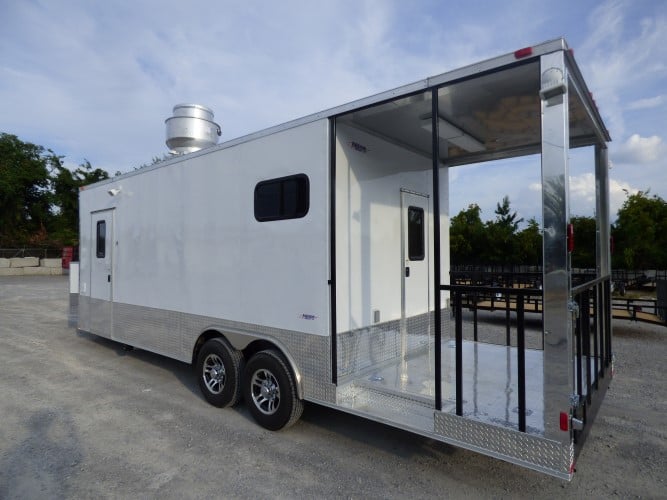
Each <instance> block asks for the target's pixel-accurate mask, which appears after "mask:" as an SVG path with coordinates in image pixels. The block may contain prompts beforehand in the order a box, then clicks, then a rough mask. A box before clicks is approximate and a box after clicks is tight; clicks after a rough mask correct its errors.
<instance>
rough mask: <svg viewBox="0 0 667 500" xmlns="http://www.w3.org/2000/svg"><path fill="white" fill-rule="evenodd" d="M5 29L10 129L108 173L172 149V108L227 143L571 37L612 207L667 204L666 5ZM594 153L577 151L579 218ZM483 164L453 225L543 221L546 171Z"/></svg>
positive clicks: (208, 12)
mask: <svg viewBox="0 0 667 500" xmlns="http://www.w3.org/2000/svg"><path fill="white" fill-rule="evenodd" d="M0 28H1V29H0V131H3V132H8V133H12V134H16V135H18V136H19V137H20V138H21V139H22V140H24V141H30V142H34V143H36V144H41V145H44V146H46V147H48V148H51V149H53V150H54V151H55V152H56V153H58V154H61V155H65V161H66V163H67V164H68V165H71V166H76V165H77V164H79V163H81V162H83V161H84V159H87V160H89V161H90V162H91V163H92V164H93V166H95V167H101V168H104V169H106V170H108V171H109V172H111V173H114V172H116V171H128V170H131V169H132V168H133V167H135V166H138V165H141V164H142V163H147V162H150V161H151V159H152V158H153V157H154V156H162V154H164V153H165V152H166V147H165V146H164V120H165V119H166V118H167V117H168V116H169V115H170V114H171V108H172V106H173V105H174V104H177V103H181V102H197V103H201V104H204V105H207V106H209V107H211V108H213V109H214V111H215V113H216V121H218V122H219V123H220V124H221V125H222V130H223V140H228V139H232V138H235V137H239V136H241V135H244V134H247V133H251V132H254V131H257V130H261V129H263V128H266V127H269V126H272V125H276V124H279V123H282V122H285V121H288V120H291V119H294V118H298V117H300V116H304V115H307V114H310V113H314V112H317V111H321V110H323V109H326V108H329V107H333V106H337V105H340V104H344V103H347V102H349V101H352V100H355V99H358V98H362V97H365V96H368V95H370V94H375V93H377V92H381V91H383V90H388V89H391V88H393V87H397V86H400V85H402V84H405V83H410V82H412V81H415V80H419V79H422V78H424V77H427V76H431V75H435V74H439V73H442V72H444V71H447V70H451V69H454V68H457V67H460V66H462V65H465V64H470V63H474V62H477V61H479V60H482V59H485V58H488V57H493V56H496V55H500V54H503V53H507V52H511V51H514V50H516V49H518V48H521V47H525V46H528V45H531V44H535V43H539V42H542V41H545V40H549V39H553V38H558V37H561V36H563V37H565V39H566V40H567V41H568V43H569V45H570V47H572V48H573V49H574V51H575V57H576V59H577V61H578V63H579V65H580V67H581V69H582V72H583V74H584V78H585V79H586V81H587V83H588V85H589V87H590V89H591V91H592V92H593V93H594V97H595V100H596V102H597V103H598V106H599V109H600V111H601V113H602V116H603V118H604V120H605V122H606V124H607V127H608V128H609V130H610V133H611V136H612V139H613V142H612V143H611V144H610V157H611V161H612V169H611V186H610V188H611V200H612V212H613V213H615V212H616V210H617V209H618V207H619V206H620V204H621V203H622V202H623V200H624V198H625V192H624V190H627V191H628V192H634V191H636V190H647V189H649V188H650V190H651V193H653V194H658V195H660V196H661V197H663V198H667V159H666V158H667V145H666V142H665V141H667V130H666V125H667V119H666V118H665V115H667V1H663V0H635V1H617V0H615V1H585V0H565V1H561V2H542V1H537V0H533V1H527V0H507V1H503V2H492V1H489V0H487V1H477V0H468V1H466V2H445V1H441V2H437V1H411V2H405V1H379V0H377V1H372V0H369V1H364V0H356V1H347V0H342V1H336V2H333V1H332V2H312V1H281V2H266V1H264V2H260V1H244V2H238V1H235V2H232V1H224V0H222V1H216V2H210V1H209V2H204V1H198V0H195V1H189V2H182V1H170V0H163V1H143V2H140V1H114V2H90V1H83V0H82V1H77V0H67V1H65V0H44V1H40V0H23V1H18V0H3V1H0ZM590 158H592V155H591V153H590V152H587V151H578V150H577V151H573V152H572V162H571V164H572V184H571V195H572V212H573V214H574V215H578V214H581V215H590V214H592V210H593V208H592V207H593V204H592V203H593V202H592V200H594V195H593V197H592V195H591V193H592V192H593V191H592V190H593V189H594V183H593V182H592V179H591V177H590V176H591V173H592V162H591V160H590ZM479 168H480V167H467V168H464V169H460V170H457V171H456V172H454V173H453V175H452V179H453V185H455V186H457V193H461V194H460V195H456V196H454V197H453V198H452V202H451V203H452V206H451V209H452V212H453V213H456V212H458V210H460V209H461V208H463V207H464V206H465V205H466V204H467V203H468V202H471V201H476V202H478V203H479V204H480V205H481V206H482V209H483V214H482V216H483V218H485V219H490V218H492V217H493V208H494V207H495V203H496V202H497V201H499V200H500V199H501V198H502V196H503V195H509V196H510V199H511V200H512V205H513V207H514V208H515V209H517V210H518V211H519V213H520V215H521V216H523V217H526V218H528V217H531V216H534V215H538V214H536V213H534V211H535V206H536V202H537V203H539V185H538V180H539V179H538V177H536V173H539V158H524V159H519V160H515V161H514V163H511V162H510V163H508V164H506V165H501V166H499V167H497V168H496V169H494V170H493V171H490V170H488V169H486V170H484V175H483V178H484V179H485V180H486V182H480V178H481V176H480V174H479ZM508 172H511V175H510V174H508ZM517 173H519V175H517ZM472 186H474V187H475V190H474V191H472V190H471V189H470V188H471V187H472ZM459 188H460V189H459Z"/></svg>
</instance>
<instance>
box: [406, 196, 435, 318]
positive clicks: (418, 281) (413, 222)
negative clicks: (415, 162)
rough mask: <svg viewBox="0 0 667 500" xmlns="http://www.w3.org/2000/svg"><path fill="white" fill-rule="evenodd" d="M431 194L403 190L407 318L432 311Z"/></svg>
mask: <svg viewBox="0 0 667 500" xmlns="http://www.w3.org/2000/svg"><path fill="white" fill-rule="evenodd" d="M428 214H429V198H428V195H424V194H419V193H414V192H411V191H408V190H404V189H401V232H402V237H401V257H402V264H403V265H402V269H401V272H402V275H403V277H402V286H401V291H402V297H401V316H402V318H403V319H405V318H409V317H411V316H416V315H418V314H424V313H426V312H428V308H429V280H430V276H429V257H430V256H429V242H428V224H429V221H428Z"/></svg>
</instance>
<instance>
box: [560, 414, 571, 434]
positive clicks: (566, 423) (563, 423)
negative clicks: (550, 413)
mask: <svg viewBox="0 0 667 500" xmlns="http://www.w3.org/2000/svg"><path fill="white" fill-rule="evenodd" d="M560 430H561V431H566V432H567V431H569V430H570V415H569V414H568V413H566V412H564V411H562V412H560Z"/></svg>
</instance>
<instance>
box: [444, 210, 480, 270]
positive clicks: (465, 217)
mask: <svg viewBox="0 0 667 500" xmlns="http://www.w3.org/2000/svg"><path fill="white" fill-rule="evenodd" d="M481 213H482V209H481V208H479V205H477V204H475V203H473V204H471V205H468V208H467V209H465V210H461V211H460V212H459V213H458V214H457V215H455V216H454V217H452V219H451V222H450V228H449V242H450V251H451V259H452V264H455V265H456V264H475V263H478V262H479V256H480V254H481V252H482V251H483V247H484V224H483V223H482V219H481V217H480V214H481Z"/></svg>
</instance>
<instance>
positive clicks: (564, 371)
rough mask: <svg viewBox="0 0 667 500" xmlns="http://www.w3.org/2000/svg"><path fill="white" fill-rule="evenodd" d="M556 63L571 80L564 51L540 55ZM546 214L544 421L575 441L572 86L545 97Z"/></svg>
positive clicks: (553, 435) (545, 63) (549, 429)
mask: <svg viewBox="0 0 667 500" xmlns="http://www.w3.org/2000/svg"><path fill="white" fill-rule="evenodd" d="M553 68H556V69H558V70H560V71H561V72H562V74H563V77H564V79H565V81H568V75H567V69H566V67H565V60H564V56H563V52H556V53H553V54H547V55H544V56H542V58H541V68H540V73H541V74H544V73H545V72H546V71H547V70H551V69H553ZM541 106H542V213H543V216H542V220H543V224H544V239H543V241H544V243H543V245H544V246H543V262H544V265H543V273H544V277H543V280H542V283H543V297H544V298H543V301H544V302H543V321H544V368H543V369H544V405H545V408H544V412H545V413H544V419H545V422H544V427H545V435H546V437H547V438H549V439H553V440H555V441H559V442H561V443H563V444H566V443H570V442H571V441H572V436H571V434H570V433H569V432H563V431H561V430H560V421H559V415H560V413H561V412H568V413H569V411H570V403H569V394H571V393H572V387H573V363H572V361H573V359H572V356H573V354H572V314H571V313H570V311H569V309H568V303H569V299H570V288H571V277H570V255H569V254H568V251H567V241H566V234H567V224H568V222H569V212H570V210H569V208H570V203H569V186H568V179H569V164H568V142H569V121H568V90H567V89H566V90H565V93H563V94H558V95H555V96H553V97H549V98H547V99H546V100H545V99H542V101H541Z"/></svg>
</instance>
